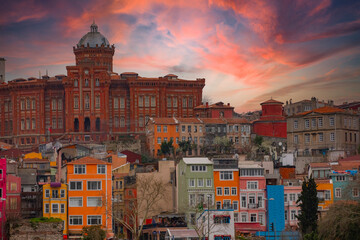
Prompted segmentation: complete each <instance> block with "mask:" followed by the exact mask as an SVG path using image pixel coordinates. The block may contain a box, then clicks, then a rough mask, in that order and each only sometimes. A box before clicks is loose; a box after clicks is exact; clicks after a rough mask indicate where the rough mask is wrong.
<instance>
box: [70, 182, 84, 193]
mask: <svg viewBox="0 0 360 240" xmlns="http://www.w3.org/2000/svg"><path fill="white" fill-rule="evenodd" d="M72 183H80V184H81V188H80V189H78V188H71V184H72ZM75 187H77V184H75ZM69 190H70V191H82V190H83V182H82V181H70V182H69Z"/></svg>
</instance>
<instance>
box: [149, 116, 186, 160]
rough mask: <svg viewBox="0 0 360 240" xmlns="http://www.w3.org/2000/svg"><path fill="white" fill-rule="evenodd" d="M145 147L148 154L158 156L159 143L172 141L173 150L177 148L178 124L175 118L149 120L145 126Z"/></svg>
mask: <svg viewBox="0 0 360 240" xmlns="http://www.w3.org/2000/svg"><path fill="white" fill-rule="evenodd" d="M146 137H147V145H148V148H149V150H150V153H151V154H152V155H153V156H154V157H156V156H159V155H160V150H161V143H162V142H168V141H170V140H171V139H172V140H173V146H174V148H175V149H176V148H178V142H179V122H178V121H177V120H176V119H175V118H150V119H149V121H148V123H147V124H146Z"/></svg>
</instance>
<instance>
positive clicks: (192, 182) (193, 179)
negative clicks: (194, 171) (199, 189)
mask: <svg viewBox="0 0 360 240" xmlns="http://www.w3.org/2000/svg"><path fill="white" fill-rule="evenodd" d="M189 187H195V178H190V179H189Z"/></svg>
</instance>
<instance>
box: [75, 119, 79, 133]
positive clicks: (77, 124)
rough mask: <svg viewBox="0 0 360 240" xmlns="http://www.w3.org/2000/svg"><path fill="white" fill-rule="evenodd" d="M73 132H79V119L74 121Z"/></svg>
mask: <svg viewBox="0 0 360 240" xmlns="http://www.w3.org/2000/svg"><path fill="white" fill-rule="evenodd" d="M74 131H75V132H78V131H79V119H77V118H75V119H74Z"/></svg>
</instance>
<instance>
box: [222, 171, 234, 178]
mask: <svg viewBox="0 0 360 240" xmlns="http://www.w3.org/2000/svg"><path fill="white" fill-rule="evenodd" d="M220 180H233V172H229V171H221V172H220Z"/></svg>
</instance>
